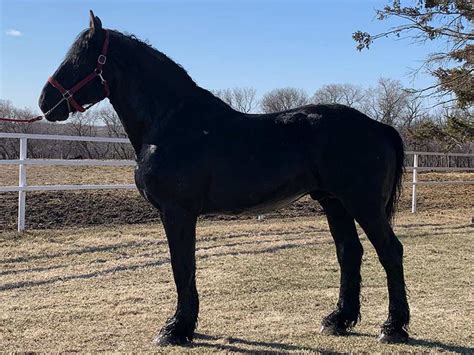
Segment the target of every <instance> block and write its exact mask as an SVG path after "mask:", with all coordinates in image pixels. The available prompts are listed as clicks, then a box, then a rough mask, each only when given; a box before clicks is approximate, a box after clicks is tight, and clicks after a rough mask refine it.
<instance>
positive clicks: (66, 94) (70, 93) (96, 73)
mask: <svg viewBox="0 0 474 355" xmlns="http://www.w3.org/2000/svg"><path fill="white" fill-rule="evenodd" d="M108 49H109V31H107V30H105V39H104V44H103V45H102V51H101V52H100V55H99V57H98V58H97V65H96V67H95V69H94V70H93V71H92V73H90V74H89V75H87V76H86V77H85V78H84V79H82V80H81V81H79V82H78V83H77V84H75V85H74V86H73V87H72V88H70V89H69V90H67V89H65V88H64V87H63V86H62V85H61V84H60V83H59V82H58V81H57V80H56V79H54V78H53V77H49V78H48V82H49V83H50V84H51V85H52V86H54V87H55V88H56V89H58V91H59V92H60V93H61V95H62V96H63V98H62V99H61V100H60V101H59V102H58V103H57V104H56V105H55V106H54V107H53V108H52V109H50V110H49V111H48V113H50V112H51V111H53V110H54V109H55V108H56V107H58V106H59V105H60V104H61V103H62V102H63V101H66V102H67V104H68V109H69V112H71V106H72V107H73V108H74V109H75V110H76V111H79V112H84V111H85V110H87V109H88V108H90V107H91V106H93V105H95V104H96V103H97V102H99V101H101V100H102V99H101V100H99V101H96V102H94V103H93V104H91V105H89V106H87V107H83V106H82V105H80V104H79V103H78V102H77V101H76V99H75V98H74V94H75V93H76V92H78V91H79V90H80V89H82V88H83V87H84V86H85V85H87V84H88V83H89V82H91V81H92V80H94V79H95V78H96V77H99V79H100V82H101V83H102V85H103V86H104V95H105V96H104V98H106V97H109V95H110V90H109V85H108V83H107V80H105V79H104V77H103V76H102V67H103V66H104V64H105V62H106V61H107V51H108Z"/></svg>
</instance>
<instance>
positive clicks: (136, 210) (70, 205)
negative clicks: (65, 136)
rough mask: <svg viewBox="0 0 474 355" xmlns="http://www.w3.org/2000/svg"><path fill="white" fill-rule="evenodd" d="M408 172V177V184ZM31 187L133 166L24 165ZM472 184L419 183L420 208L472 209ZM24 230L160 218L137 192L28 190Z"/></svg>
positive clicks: (10, 215) (8, 226) (113, 175)
mask: <svg viewBox="0 0 474 355" xmlns="http://www.w3.org/2000/svg"><path fill="white" fill-rule="evenodd" d="M17 174H18V172H17V167H14V166H6V167H5V168H4V167H2V169H1V171H0V185H15V184H17ZM473 175H474V174H473V173H464V172H459V173H422V174H419V180H420V181H424V180H426V181H433V180H435V181H447V180H450V181H456V180H474V178H473ZM410 179H411V176H410V175H409V174H407V175H406V177H405V181H407V182H409V181H410ZM28 183H29V184H30V185H54V184H99V183H100V184H131V183H133V168H131V167H124V168H117V167H113V168H110V167H49V168H45V167H37V166H31V167H28ZM410 194H411V186H405V189H404V193H403V195H402V199H401V202H400V206H399V210H400V211H406V210H409V209H410V206H411V200H410V198H411V197H410ZM472 201H474V185H442V186H419V187H418V209H419V210H420V211H433V210H448V209H458V208H466V209H471V210H472ZM17 203H18V202H17V194H16V193H3V194H0V206H2V207H1V212H2V213H1V214H0V230H14V229H15V228H16V223H17ZM26 206H27V214H26V215H27V221H26V223H27V228H30V229H42V228H60V227H74V226H90V225H100V224H137V223H147V222H157V221H159V215H158V213H157V211H156V210H155V209H154V208H153V207H151V206H150V204H149V203H148V202H146V201H144V200H143V198H142V197H141V196H140V195H139V194H138V192H137V191H123V190H108V191H104V190H102V191H74V192H71V191H57V192H56V191H55V192H31V193H28V194H27V204H26ZM320 214H322V210H321V207H320V205H319V204H318V203H317V202H315V201H313V200H312V199H310V198H309V197H304V198H302V199H301V200H299V201H297V202H295V203H294V204H292V205H290V206H288V207H287V208H284V209H281V210H279V211H276V212H273V213H270V214H267V215H265V218H270V219H272V218H286V217H297V216H314V215H320ZM249 218H250V219H251V218H255V217H251V216H203V217H202V218H201V219H203V220H237V219H238V220H246V219H249Z"/></svg>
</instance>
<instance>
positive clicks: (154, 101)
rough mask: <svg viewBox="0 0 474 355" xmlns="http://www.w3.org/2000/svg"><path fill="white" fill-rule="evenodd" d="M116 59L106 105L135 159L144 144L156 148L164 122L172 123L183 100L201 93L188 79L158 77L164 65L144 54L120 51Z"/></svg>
mask: <svg viewBox="0 0 474 355" xmlns="http://www.w3.org/2000/svg"><path fill="white" fill-rule="evenodd" d="M124 52H125V54H124ZM118 55H122V56H123V58H117V64H112V63H111V67H110V70H111V71H112V73H111V78H112V80H111V82H110V102H111V104H112V106H113V107H114V109H115V111H116V112H117V115H118V116H119V118H120V120H121V122H122V124H123V126H124V129H125V131H126V132H127V135H128V137H129V139H130V142H131V143H132V145H133V147H134V149H135V152H136V153H137V156H138V155H139V153H140V151H141V148H142V146H143V145H144V144H157V142H156V139H157V137H159V136H163V135H164V134H165V132H163V130H164V129H165V128H166V121H167V120H169V119H172V117H171V116H172V113H173V112H174V111H176V107H177V106H178V105H180V103H181V102H182V101H183V100H184V98H185V97H190V96H193V95H196V94H197V93H199V92H200V90H201V91H202V89H200V88H199V87H197V86H196V85H195V84H194V82H192V80H191V79H189V82H186V81H185V80H183V78H179V79H180V80H181V81H179V80H176V81H173V80H171V79H168V78H167V77H165V76H164V75H162V76H160V72H161V73H162V74H163V71H164V70H167V68H166V65H164V66H163V68H162V64H161V63H159V62H158V63H157V61H156V59H155V58H153V57H152V56H151V55H148V54H147V53H144V55H143V56H138V55H137V56H133V57H131V56H130V55H129V54H126V51H123V52H122V54H118ZM111 62H112V61H111ZM167 65H168V66H169V65H170V64H167ZM167 80H168V82H167Z"/></svg>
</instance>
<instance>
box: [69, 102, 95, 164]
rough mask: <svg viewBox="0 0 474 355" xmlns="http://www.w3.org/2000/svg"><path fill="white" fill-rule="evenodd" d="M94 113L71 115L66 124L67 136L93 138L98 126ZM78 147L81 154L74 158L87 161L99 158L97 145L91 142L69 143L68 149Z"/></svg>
mask: <svg viewBox="0 0 474 355" xmlns="http://www.w3.org/2000/svg"><path fill="white" fill-rule="evenodd" d="M98 122H99V120H98V118H97V114H96V111H87V112H83V113H76V114H73V115H72V117H71V118H70V119H69V122H68V124H67V130H68V134H71V135H74V136H83V137H84V136H85V137H91V136H92V137H93V136H97V135H98V126H97V124H98ZM76 145H79V146H80V147H81V149H82V154H80V155H77V156H75V158H77V157H81V158H87V159H93V158H95V157H98V156H100V154H99V149H98V146H97V144H94V143H93V142H70V148H71V149H72V147H73V146H76ZM72 150H73V149H72Z"/></svg>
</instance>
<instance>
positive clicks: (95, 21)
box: [89, 10, 102, 34]
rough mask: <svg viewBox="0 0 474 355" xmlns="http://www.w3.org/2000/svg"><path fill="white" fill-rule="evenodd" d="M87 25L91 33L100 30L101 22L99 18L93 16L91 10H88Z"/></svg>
mask: <svg viewBox="0 0 474 355" xmlns="http://www.w3.org/2000/svg"><path fill="white" fill-rule="evenodd" d="M89 27H90V32H91V34H94V33H97V32H99V31H100V30H102V22H101V21H100V18H98V17H97V16H94V13H93V12H92V10H89Z"/></svg>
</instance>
